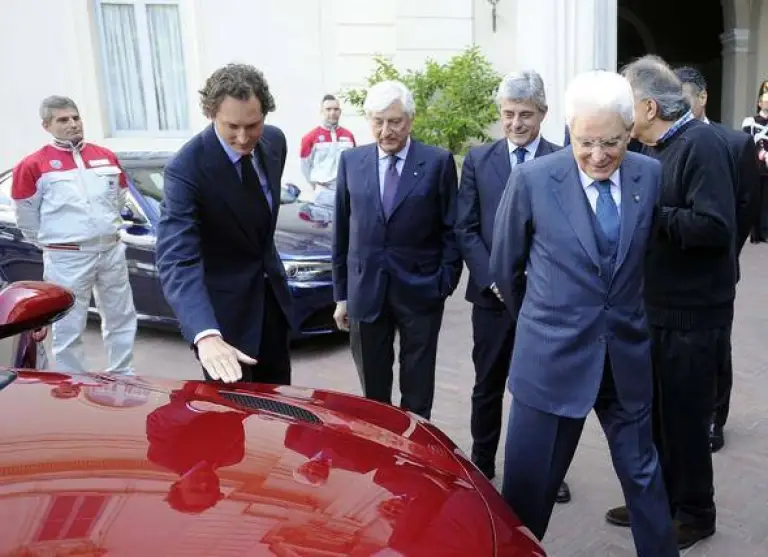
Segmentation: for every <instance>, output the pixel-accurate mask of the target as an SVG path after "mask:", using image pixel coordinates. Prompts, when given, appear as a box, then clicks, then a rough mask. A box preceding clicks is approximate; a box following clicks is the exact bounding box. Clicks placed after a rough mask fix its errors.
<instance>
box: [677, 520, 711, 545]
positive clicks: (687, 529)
mask: <svg viewBox="0 0 768 557" xmlns="http://www.w3.org/2000/svg"><path fill="white" fill-rule="evenodd" d="M675 530H676V531H677V548H678V549H688V548H689V547H691V546H692V545H693V544H695V543H697V542H700V541H701V540H704V539H706V538H708V537H710V536H711V535H712V534H714V533H715V527H714V526H710V527H709V528H700V527H697V526H692V525H690V524H682V523H680V522H678V521H675Z"/></svg>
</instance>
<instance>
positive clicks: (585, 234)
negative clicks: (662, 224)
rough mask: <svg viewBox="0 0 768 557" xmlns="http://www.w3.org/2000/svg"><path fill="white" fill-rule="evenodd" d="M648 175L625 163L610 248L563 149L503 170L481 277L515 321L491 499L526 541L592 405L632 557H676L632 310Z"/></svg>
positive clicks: (539, 523)
mask: <svg viewBox="0 0 768 557" xmlns="http://www.w3.org/2000/svg"><path fill="white" fill-rule="evenodd" d="M660 179H661V167H660V165H659V164H658V162H656V161H654V160H652V159H650V158H648V157H645V156H643V155H638V154H635V153H631V152H628V153H627V154H626V156H625V158H624V160H623V162H622V164H621V167H620V190H621V205H620V233H619V237H618V241H617V242H615V243H614V242H611V241H608V240H606V236H605V234H603V232H602V228H601V227H600V225H599V223H598V222H597V219H596V216H595V213H594V211H593V209H592V208H591V207H590V204H589V201H588V199H587V195H586V193H585V189H584V187H583V186H582V183H581V179H580V175H579V172H578V167H577V165H576V162H575V160H574V157H573V152H572V150H571V148H570V147H567V148H565V149H563V150H561V151H559V152H557V153H555V154H552V155H549V156H547V157H544V158H542V159H539V160H535V161H532V162H529V163H526V164H523V165H520V166H519V167H516V168H515V169H514V171H513V172H512V174H511V175H510V178H509V183H508V185H507V187H506V190H505V192H504V196H503V197H502V200H501V204H500V205H499V210H498V213H497V215H496V223H495V227H494V236H493V247H492V250H491V263H490V265H491V278H492V279H493V280H495V281H496V283H497V285H498V288H499V290H500V291H501V294H502V297H503V298H504V301H505V303H506V304H507V306H508V308H509V309H510V311H511V312H512V313H513V315H514V316H516V317H517V329H516V338H515V348H514V351H513V355H512V361H511V364H510V370H509V373H510V377H509V388H510V391H511V392H512V395H513V403H512V408H511V412H510V421H509V428H508V438H507V447H506V458H505V469H504V486H503V494H504V497H505V498H506V500H507V501H509V502H510V504H512V506H513V507H514V508H515V510H516V511H517V512H518V514H519V515H520V518H521V519H522V520H523V522H524V523H525V524H527V525H528V526H529V528H530V529H531V530H532V531H533V533H534V534H535V535H536V536H537V537H539V538H542V537H543V536H544V534H545V532H546V529H547V525H548V522H549V518H550V516H551V513H552V507H553V505H554V499H555V494H556V492H557V489H558V487H559V486H560V483H561V482H562V480H563V478H564V476H565V473H566V471H567V469H568V467H569V465H570V462H571V460H572V458H573V454H574V452H575V450H576V446H577V444H578V440H579V438H580V436H581V431H582V428H583V425H584V420H585V418H586V416H587V414H588V413H589V411H590V410H592V409H593V408H594V410H595V411H596V414H597V417H598V419H599V420H600V423H601V425H602V426H603V429H604V431H605V434H606V438H607V440H608V444H609V447H610V449H611V455H612V457H613V463H614V468H615V470H616V473H617V475H618V477H619V480H620V482H621V486H622V489H623V490H624V494H625V498H626V500H627V502H628V505H629V509H630V513H631V515H632V532H633V536H634V540H635V546H636V548H637V551H638V555H639V557H651V556H653V557H667V556H672V555H675V556H676V555H678V550H677V541H676V537H675V533H674V530H673V525H672V520H671V517H670V511H669V503H668V501H667V496H666V491H665V489H664V482H663V479H662V475H661V467H660V464H659V458H658V454H657V452H656V448H655V446H654V444H653V438H652V424H651V403H652V399H653V386H652V385H653V384H652V368H651V340H650V335H649V330H648V324H647V319H646V314H645V307H644V303H643V281H644V278H643V264H644V256H645V252H646V246H647V243H648V240H649V237H650V232H651V228H652V222H653V218H654V212H655V205H656V202H657V198H658V192H659V187H660ZM526 275H527V276H526Z"/></svg>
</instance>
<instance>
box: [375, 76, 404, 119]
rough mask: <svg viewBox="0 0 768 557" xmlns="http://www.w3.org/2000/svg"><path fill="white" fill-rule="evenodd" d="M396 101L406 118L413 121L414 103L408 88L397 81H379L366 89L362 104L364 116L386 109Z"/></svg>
mask: <svg viewBox="0 0 768 557" xmlns="http://www.w3.org/2000/svg"><path fill="white" fill-rule="evenodd" d="M398 101H399V102H400V104H402V105H403V109H404V110H405V113H406V114H407V115H408V118H410V119H413V117H414V116H415V115H416V102H415V101H414V100H413V94H412V93H411V91H410V90H409V89H408V87H406V86H405V85H404V84H403V83H401V82H399V81H380V82H379V83H377V84H375V85H372V86H371V88H370V89H368V93H367V94H366V96H365V102H364V103H363V112H365V115H366V116H370V115H371V114H373V113H375V112H382V111H384V110H386V109H388V108H389V107H390V106H392V104H393V103H396V102H398Z"/></svg>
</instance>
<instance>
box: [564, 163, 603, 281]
mask: <svg viewBox="0 0 768 557" xmlns="http://www.w3.org/2000/svg"><path fill="white" fill-rule="evenodd" d="M552 177H553V178H554V181H553V182H552V193H553V194H554V196H555V199H557V202H558V203H559V205H560V209H561V210H562V212H563V215H564V216H565V218H566V220H567V221H568V223H569V224H570V225H571V228H573V231H574V233H575V234H576V239H577V240H578V241H579V243H580V244H581V246H582V247H583V248H584V251H586V252H587V255H589V258H590V259H592V261H593V262H594V263H595V265H598V266H599V265H600V257H599V255H598V251H597V241H596V240H595V232H594V230H593V228H592V220H591V219H592V217H591V216H590V215H589V213H588V212H587V211H589V210H590V208H589V203H586V202H585V199H584V195H585V194H584V188H583V187H582V186H581V178H579V171H578V169H577V167H576V162H575V161H574V160H573V157H571V161H570V164H569V165H568V166H567V167H564V166H561V167H560V168H557V169H555V170H554V171H553V173H552Z"/></svg>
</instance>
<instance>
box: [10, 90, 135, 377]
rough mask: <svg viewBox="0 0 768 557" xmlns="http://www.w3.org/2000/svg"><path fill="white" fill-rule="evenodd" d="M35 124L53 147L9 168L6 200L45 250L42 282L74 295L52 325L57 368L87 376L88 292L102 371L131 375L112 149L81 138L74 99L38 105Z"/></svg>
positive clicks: (131, 313) (119, 179) (129, 316)
mask: <svg viewBox="0 0 768 557" xmlns="http://www.w3.org/2000/svg"><path fill="white" fill-rule="evenodd" d="M40 119H41V120H42V124H43V128H44V129H45V130H46V131H47V132H48V133H50V134H51V136H52V137H53V141H52V143H51V144H49V145H46V146H44V147H42V148H41V149H39V150H37V151H35V152H34V153H32V154H31V155H29V156H27V157H26V158H24V159H23V160H22V161H21V162H20V163H19V164H18V165H16V167H15V168H14V169H13V185H12V186H11V197H12V198H13V201H14V209H15V213H16V220H17V223H18V226H19V228H20V229H21V231H22V233H23V234H24V237H25V238H26V239H27V240H29V241H30V242H32V243H34V244H37V245H38V246H40V247H41V248H42V250H43V269H44V270H43V278H44V279H45V280H46V281H49V282H53V283H55V284H58V285H61V286H64V287H66V288H68V289H70V290H72V292H73V293H74V295H75V306H74V307H73V308H72V310H71V311H70V312H69V313H67V315H65V316H64V317H63V318H62V319H60V320H59V321H57V322H56V323H54V324H53V355H54V358H55V369H57V370H61V371H67V372H75V373H77V372H83V371H86V364H85V347H84V344H83V338H82V337H83V331H84V330H85V324H86V319H87V317H88V306H89V304H90V301H91V293H92V292H93V293H94V294H95V298H96V305H97V307H98V310H99V314H100V315H101V331H102V336H103V337H104V344H105V346H106V349H107V359H108V367H107V370H108V371H111V372H120V373H132V372H133V343H134V339H135V337H136V310H135V309H134V305H133V294H132V292H131V286H130V283H129V282H128V266H127V264H126V261H125V246H124V245H123V244H122V242H121V241H120V234H119V233H120V225H121V223H122V220H121V218H120V211H121V210H122V208H123V206H124V205H125V195H126V191H127V187H128V181H127V179H126V175H125V173H124V172H123V169H122V167H121V166H120V163H119V162H118V160H117V157H116V156H115V154H114V153H113V152H112V151H110V150H109V149H107V148H105V147H101V146H98V145H94V144H92V143H86V142H85V141H84V140H83V122H82V120H81V118H80V112H79V110H78V109H77V105H76V104H75V103H74V101H72V99H69V98H67V97H60V96H52V97H48V98H46V99H44V100H43V102H42V103H41V105H40Z"/></svg>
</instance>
